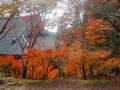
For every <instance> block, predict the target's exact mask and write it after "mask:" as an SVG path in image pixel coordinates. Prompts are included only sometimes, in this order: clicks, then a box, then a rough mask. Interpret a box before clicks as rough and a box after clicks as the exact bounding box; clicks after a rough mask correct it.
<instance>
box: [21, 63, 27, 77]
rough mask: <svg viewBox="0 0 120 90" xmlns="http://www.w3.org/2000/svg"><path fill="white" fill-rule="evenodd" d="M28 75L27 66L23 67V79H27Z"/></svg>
mask: <svg viewBox="0 0 120 90" xmlns="http://www.w3.org/2000/svg"><path fill="white" fill-rule="evenodd" d="M26 73H27V67H26V66H25V65H23V69H22V79H26Z"/></svg>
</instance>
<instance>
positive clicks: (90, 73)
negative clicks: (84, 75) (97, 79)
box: [89, 65, 93, 79]
mask: <svg viewBox="0 0 120 90" xmlns="http://www.w3.org/2000/svg"><path fill="white" fill-rule="evenodd" d="M89 79H93V70H92V65H89Z"/></svg>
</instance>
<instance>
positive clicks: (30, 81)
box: [26, 80, 49, 84]
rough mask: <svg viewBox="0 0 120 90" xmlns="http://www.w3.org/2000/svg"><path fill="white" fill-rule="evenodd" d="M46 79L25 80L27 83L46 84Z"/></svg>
mask: <svg viewBox="0 0 120 90" xmlns="http://www.w3.org/2000/svg"><path fill="white" fill-rule="evenodd" d="M48 82H49V81H48V80H26V83H27V84H46V83H48Z"/></svg>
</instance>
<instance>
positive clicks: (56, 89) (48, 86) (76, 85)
mask: <svg viewBox="0 0 120 90" xmlns="http://www.w3.org/2000/svg"><path fill="white" fill-rule="evenodd" d="M0 90H120V81H113V82H112V83H104V84H103V83H101V84H100V83H99V84H95V83H94V84H90V83H89V84H88V83H87V84H85V83H80V82H66V81H52V82H49V83H44V84H39V85H36V84H35V85H34V84H31V85H27V84H26V85H21V86H19V85H12V86H11V85H6V84H3V85H0Z"/></svg>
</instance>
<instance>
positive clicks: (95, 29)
mask: <svg viewBox="0 0 120 90" xmlns="http://www.w3.org/2000/svg"><path fill="white" fill-rule="evenodd" d="M85 27H86V39H87V41H88V43H89V44H92V45H93V44H96V43H103V42H105V41H106V39H105V35H104V30H106V29H108V24H107V23H106V22H104V21H103V20H100V19H93V18H91V19H89V20H88V22H87V23H86V26H85Z"/></svg>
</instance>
